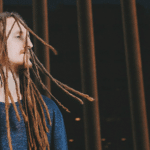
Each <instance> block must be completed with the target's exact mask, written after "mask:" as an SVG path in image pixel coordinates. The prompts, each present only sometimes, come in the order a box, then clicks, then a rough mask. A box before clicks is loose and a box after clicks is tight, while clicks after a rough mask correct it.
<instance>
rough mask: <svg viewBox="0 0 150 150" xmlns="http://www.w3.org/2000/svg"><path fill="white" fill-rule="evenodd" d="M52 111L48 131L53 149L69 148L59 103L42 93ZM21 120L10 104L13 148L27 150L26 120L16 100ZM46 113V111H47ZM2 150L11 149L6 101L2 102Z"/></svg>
mask: <svg viewBox="0 0 150 150" xmlns="http://www.w3.org/2000/svg"><path fill="white" fill-rule="evenodd" d="M42 97H43V99H44V101H45V103H46V105H47V107H48V109H49V113H50V117H51V122H52V126H50V125H49V124H48V121H47V126H48V128H49V131H50V133H47V135H48V140H49V143H50V148H51V150H68V146H67V136H66V131H65V126H64V121H63V117H62V114H61V112H60V110H59V108H58V107H57V105H56V104H55V103H54V101H52V100H51V99H49V98H48V97H46V96H44V95H42ZM16 106H17V108H18V111H19V114H20V117H21V120H20V122H18V120H17V118H16V114H15V111H14V108H13V106H12V104H10V109H9V115H10V116H9V118H10V130H11V139H12V146H13V150H27V149H28V142H27V134H26V128H25V124H24V120H23V117H22V114H21V111H20V110H19V104H18V102H16ZM45 114H46V113H45ZM0 150H9V145H8V139H7V129H6V114H5V103H3V102H0Z"/></svg>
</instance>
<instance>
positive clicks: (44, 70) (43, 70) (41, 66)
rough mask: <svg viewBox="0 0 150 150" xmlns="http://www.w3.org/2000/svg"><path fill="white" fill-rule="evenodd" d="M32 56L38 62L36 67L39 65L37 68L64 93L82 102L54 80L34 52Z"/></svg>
mask: <svg viewBox="0 0 150 150" xmlns="http://www.w3.org/2000/svg"><path fill="white" fill-rule="evenodd" d="M34 57H35V59H36V60H37V62H38V67H39V69H40V70H41V71H42V72H43V73H45V74H46V75H47V76H49V77H50V79H51V80H52V81H53V82H54V83H55V84H56V85H57V86H58V87H60V88H61V89H62V90H63V91H64V92H65V93H67V94H68V95H70V96H72V97H73V98H75V99H77V100H78V101H79V102H80V103H81V104H83V101H82V100H81V99H80V98H78V97H76V96H75V95H73V94H71V93H70V92H69V91H67V90H66V89H65V88H63V87H62V86H61V85H60V84H58V82H57V81H56V79H55V78H53V77H52V75H51V74H50V73H49V72H48V71H47V70H46V69H45V68H44V66H43V64H42V63H40V61H39V60H38V58H37V57H36V56H35V54H34ZM79 93H80V92H79Z"/></svg>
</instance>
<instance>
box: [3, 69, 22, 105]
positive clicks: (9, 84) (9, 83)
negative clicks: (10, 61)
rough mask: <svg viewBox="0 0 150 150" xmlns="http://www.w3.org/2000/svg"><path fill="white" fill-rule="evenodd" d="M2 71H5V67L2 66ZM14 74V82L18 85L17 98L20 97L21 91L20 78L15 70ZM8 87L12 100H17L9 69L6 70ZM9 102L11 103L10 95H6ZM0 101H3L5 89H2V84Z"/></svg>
mask: <svg viewBox="0 0 150 150" xmlns="http://www.w3.org/2000/svg"><path fill="white" fill-rule="evenodd" d="M4 72H5V73H6V68H4ZM14 76H15V78H16V83H17V87H18V94H19V99H22V97H21V92H20V79H19V74H18V73H17V72H14ZM8 88H9V91H10V93H11V95H12V98H13V100H14V102H17V101H18V98H17V89H16V84H15V81H14V79H13V75H12V73H11V71H10V70H8ZM8 100H9V103H11V99H10V97H8ZM0 102H5V91H4V85H2V86H0Z"/></svg>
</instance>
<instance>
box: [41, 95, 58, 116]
mask: <svg viewBox="0 0 150 150" xmlns="http://www.w3.org/2000/svg"><path fill="white" fill-rule="evenodd" d="M42 97H43V100H44V102H45V103H46V105H47V107H48V109H49V111H50V112H51V113H52V112H55V113H56V112H60V110H59V108H58V106H57V105H56V103H55V102H54V101H53V100H51V99H50V98H48V97H47V96H45V95H42Z"/></svg>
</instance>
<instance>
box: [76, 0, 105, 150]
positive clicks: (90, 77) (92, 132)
mask: <svg viewBox="0 0 150 150" xmlns="http://www.w3.org/2000/svg"><path fill="white" fill-rule="evenodd" d="M77 16H78V31H79V46H80V61H81V79H82V91H83V92H84V93H87V94H89V95H90V96H93V97H94V98H95V101H94V102H88V101H84V103H85V104H84V128H85V148H86V150H101V149H102V148H101V135H100V117H99V104H98V91H97V77H96V61H95V48H94V33H93V18H92V2H91V0H77Z"/></svg>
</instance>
